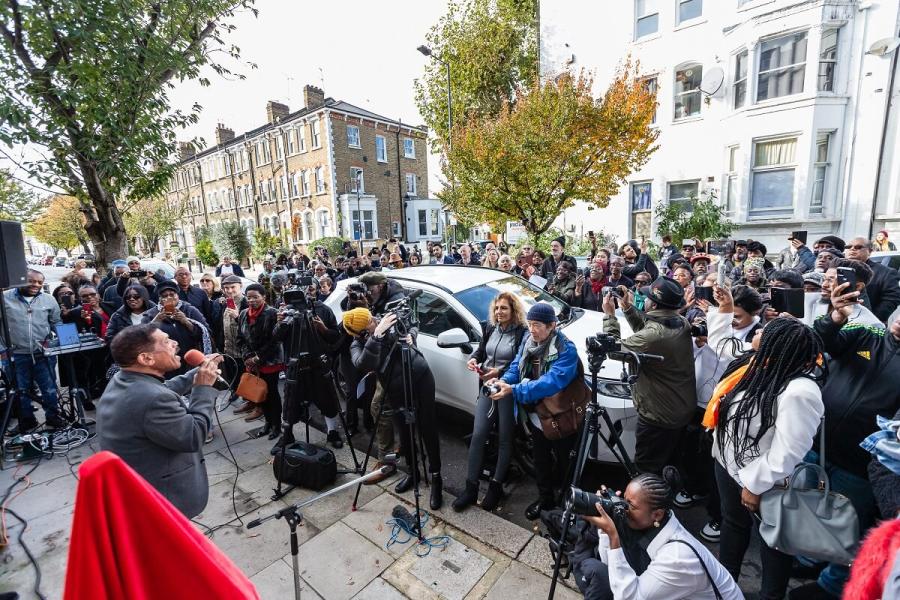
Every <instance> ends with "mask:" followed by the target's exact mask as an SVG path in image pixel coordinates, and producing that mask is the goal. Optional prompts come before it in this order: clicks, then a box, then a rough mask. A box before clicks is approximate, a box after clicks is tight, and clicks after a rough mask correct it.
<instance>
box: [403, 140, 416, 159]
mask: <svg viewBox="0 0 900 600" xmlns="http://www.w3.org/2000/svg"><path fill="white" fill-rule="evenodd" d="M407 142H409V148H410V149H411V150H412V151H411V152H407V147H406V143H407ZM403 158H410V159H415V158H416V140H415V138H411V137H405V138H403Z"/></svg>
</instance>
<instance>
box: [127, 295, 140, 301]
mask: <svg viewBox="0 0 900 600" xmlns="http://www.w3.org/2000/svg"><path fill="white" fill-rule="evenodd" d="M125 299H126V300H140V299H141V297H140V296H125Z"/></svg>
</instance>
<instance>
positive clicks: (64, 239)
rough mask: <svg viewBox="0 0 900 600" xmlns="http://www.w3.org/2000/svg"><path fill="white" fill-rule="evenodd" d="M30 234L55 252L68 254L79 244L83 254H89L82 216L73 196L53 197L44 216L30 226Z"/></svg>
mask: <svg viewBox="0 0 900 600" xmlns="http://www.w3.org/2000/svg"><path fill="white" fill-rule="evenodd" d="M31 233H32V234H33V235H34V237H35V238H36V239H37V240H38V241H41V242H44V243H45V244H47V245H48V246H50V247H51V248H54V249H55V250H65V251H66V252H69V251H71V250H72V249H73V248H75V247H77V246H78V245H79V244H81V246H82V248H84V251H85V252H90V247H89V246H88V245H87V242H88V236H87V232H86V231H85V229H84V215H83V214H82V213H81V205H80V204H79V202H78V199H77V198H75V197H74V196H53V197H52V198H51V199H50V201H49V202H48V203H47V210H46V211H44V214H42V215H41V216H39V217H38V218H37V219H35V220H34V222H33V223H32V224H31Z"/></svg>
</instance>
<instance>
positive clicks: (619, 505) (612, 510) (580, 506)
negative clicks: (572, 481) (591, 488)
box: [567, 486, 628, 521]
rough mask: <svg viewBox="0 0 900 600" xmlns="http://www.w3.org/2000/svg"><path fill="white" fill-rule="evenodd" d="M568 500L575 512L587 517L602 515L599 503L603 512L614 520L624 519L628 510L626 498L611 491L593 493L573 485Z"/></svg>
mask: <svg viewBox="0 0 900 600" xmlns="http://www.w3.org/2000/svg"><path fill="white" fill-rule="evenodd" d="M567 500H568V502H569V505H570V506H571V507H572V512H573V513H574V514H576V515H582V516H585V517H599V516H600V513H598V512H597V506H596V505H597V504H599V505H600V506H602V507H603V512H605V513H606V514H608V515H609V516H610V517H612V518H613V520H614V521H619V520H621V519H624V518H625V513H627V512H628V503H627V502H625V499H624V498H622V497H621V496H616V495H615V494H610V493H609V491H605V492H602V493H601V494H592V493H590V492H586V491H584V490H581V489H578V488H577V487H575V486H572V487H571V488H570V489H569V497H568V498H567Z"/></svg>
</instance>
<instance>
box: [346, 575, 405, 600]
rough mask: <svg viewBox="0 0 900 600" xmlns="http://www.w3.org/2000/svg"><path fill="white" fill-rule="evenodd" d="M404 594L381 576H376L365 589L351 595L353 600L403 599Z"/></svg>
mask: <svg viewBox="0 0 900 600" xmlns="http://www.w3.org/2000/svg"><path fill="white" fill-rule="evenodd" d="M405 598H407V596H404V595H403V594H401V593H400V592H398V591H397V589H396V588H395V587H394V586H392V585H391V584H389V583H388V582H387V581H385V580H384V579H382V578H381V577H376V578H375V579H373V580H372V583H370V584H369V585H367V586H366V589H364V590H363V591H361V592H360V593H358V594H357V595H355V596H353V600H404V599H405Z"/></svg>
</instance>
